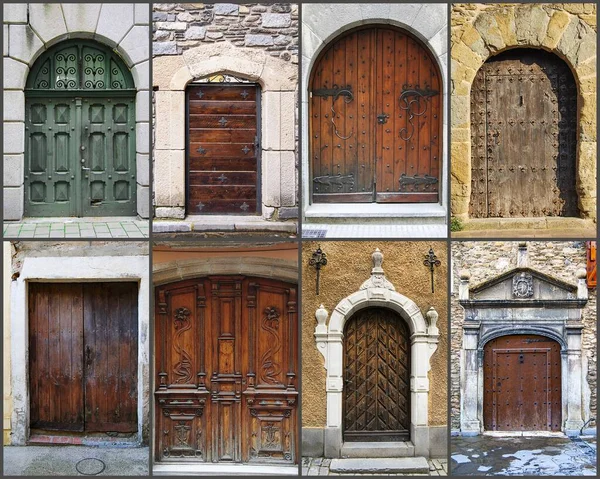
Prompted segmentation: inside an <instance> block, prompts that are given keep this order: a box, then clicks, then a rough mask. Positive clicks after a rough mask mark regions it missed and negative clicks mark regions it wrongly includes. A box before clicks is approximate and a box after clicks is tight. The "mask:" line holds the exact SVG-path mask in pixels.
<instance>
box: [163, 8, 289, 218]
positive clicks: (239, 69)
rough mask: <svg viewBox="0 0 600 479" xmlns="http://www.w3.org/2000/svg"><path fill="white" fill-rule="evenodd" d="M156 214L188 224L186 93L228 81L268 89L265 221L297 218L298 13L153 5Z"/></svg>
mask: <svg viewBox="0 0 600 479" xmlns="http://www.w3.org/2000/svg"><path fill="white" fill-rule="evenodd" d="M152 16H153V34H152V36H153V43H152V44H153V57H154V59H153V84H154V90H155V93H154V118H155V137H154V139H153V141H154V152H155V155H154V179H155V188H154V213H155V216H156V217H157V218H172V219H183V218H184V217H185V177H186V169H185V89H186V86H187V85H188V84H189V83H190V82H193V81H195V80H201V79H203V78H207V77H211V76H213V75H215V74H218V73H227V74H230V75H233V76H235V77H239V78H242V79H245V80H248V81H252V82H256V83H259V84H260V86H261V93H262V101H261V122H262V132H261V153H262V154H261V162H262V178H261V180H260V181H261V192H262V213H263V214H262V216H263V218H264V219H267V220H284V219H289V218H292V219H294V218H297V216H298V206H297V190H298V187H297V185H298V155H297V142H298V131H297V124H298V121H297V119H298V118H297V95H298V89H297V77H298V5H296V4H289V3H275V4H240V5H238V4H226V3H217V4H208V3H198V4H196V3H194V4H189V3H183V4H175V3H158V4H154V5H153V14H152Z"/></svg>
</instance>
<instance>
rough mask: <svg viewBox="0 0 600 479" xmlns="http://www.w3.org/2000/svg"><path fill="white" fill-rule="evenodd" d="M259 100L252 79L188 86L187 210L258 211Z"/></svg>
mask: <svg viewBox="0 0 600 479" xmlns="http://www.w3.org/2000/svg"><path fill="white" fill-rule="evenodd" d="M259 102H260V88H259V86H258V85H255V84H252V83H248V84H246V83H237V84H234V83H232V84H226V83H220V84H202V85H194V86H191V87H190V88H188V91H187V112H188V115H187V129H188V137H187V142H188V143H187V157H188V160H187V161H188V167H187V205H186V208H187V213H188V214H190V215H195V214H235V215H244V214H252V215H254V214H260V212H261V207H260V187H259V185H260V183H259V181H260V168H259V158H260V155H259V136H260V124H259Z"/></svg>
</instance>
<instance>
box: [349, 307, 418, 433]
mask: <svg viewBox="0 0 600 479" xmlns="http://www.w3.org/2000/svg"><path fill="white" fill-rule="evenodd" d="M409 338H410V332H409V330H408V326H407V324H406V322H405V321H404V320H403V319H402V318H400V317H399V316H398V315H397V314H396V313H394V312H392V311H390V310H387V309H382V308H369V309H365V310H362V311H360V312H359V313H357V314H355V315H354V316H352V318H351V319H350V321H349V322H348V325H347V326H346V330H345V333H344V440H346V441H407V440H408V439H409V429H410V345H409Z"/></svg>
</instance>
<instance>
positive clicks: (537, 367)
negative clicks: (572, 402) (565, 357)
mask: <svg viewBox="0 0 600 479" xmlns="http://www.w3.org/2000/svg"><path fill="white" fill-rule="evenodd" d="M483 367H484V392H483V416H484V417H483V419H484V427H485V429H486V430H488V431H560V430H561V410H562V403H561V356H560V345H559V344H558V343H557V342H556V341H553V340H552V339H549V338H546V337H543V336H536V335H532V334H522V335H512V336H501V337H499V338H496V339H493V340H491V341H490V342H488V343H487V344H486V345H485V348H484V366H483Z"/></svg>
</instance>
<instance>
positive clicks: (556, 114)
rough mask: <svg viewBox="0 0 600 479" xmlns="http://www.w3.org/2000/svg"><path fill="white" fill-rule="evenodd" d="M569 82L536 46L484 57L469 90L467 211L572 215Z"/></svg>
mask: <svg viewBox="0 0 600 479" xmlns="http://www.w3.org/2000/svg"><path fill="white" fill-rule="evenodd" d="M576 120H577V88H576V86H575V81H574V79H573V75H572V73H571V71H570V70H569V67H568V66H567V65H566V64H565V63H564V62H563V61H562V60H561V59H559V58H558V57H556V56H554V55H553V54H550V53H547V52H544V51H542V50H528V49H516V50H510V51H507V52H505V53H502V54H500V55H497V56H495V57H492V58H491V59H490V60H488V61H487V62H486V63H484V65H483V66H482V67H481V69H480V70H479V71H478V72H477V75H476V77H475V80H474V82H473V86H472V89H471V158H472V166H471V203H470V206H469V211H470V215H471V217H473V218H503V217H504V218H515V217H534V216H578V215H579V209H578V206H577V192H576V189H575V175H576V171H575V167H576V144H577V123H576Z"/></svg>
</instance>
